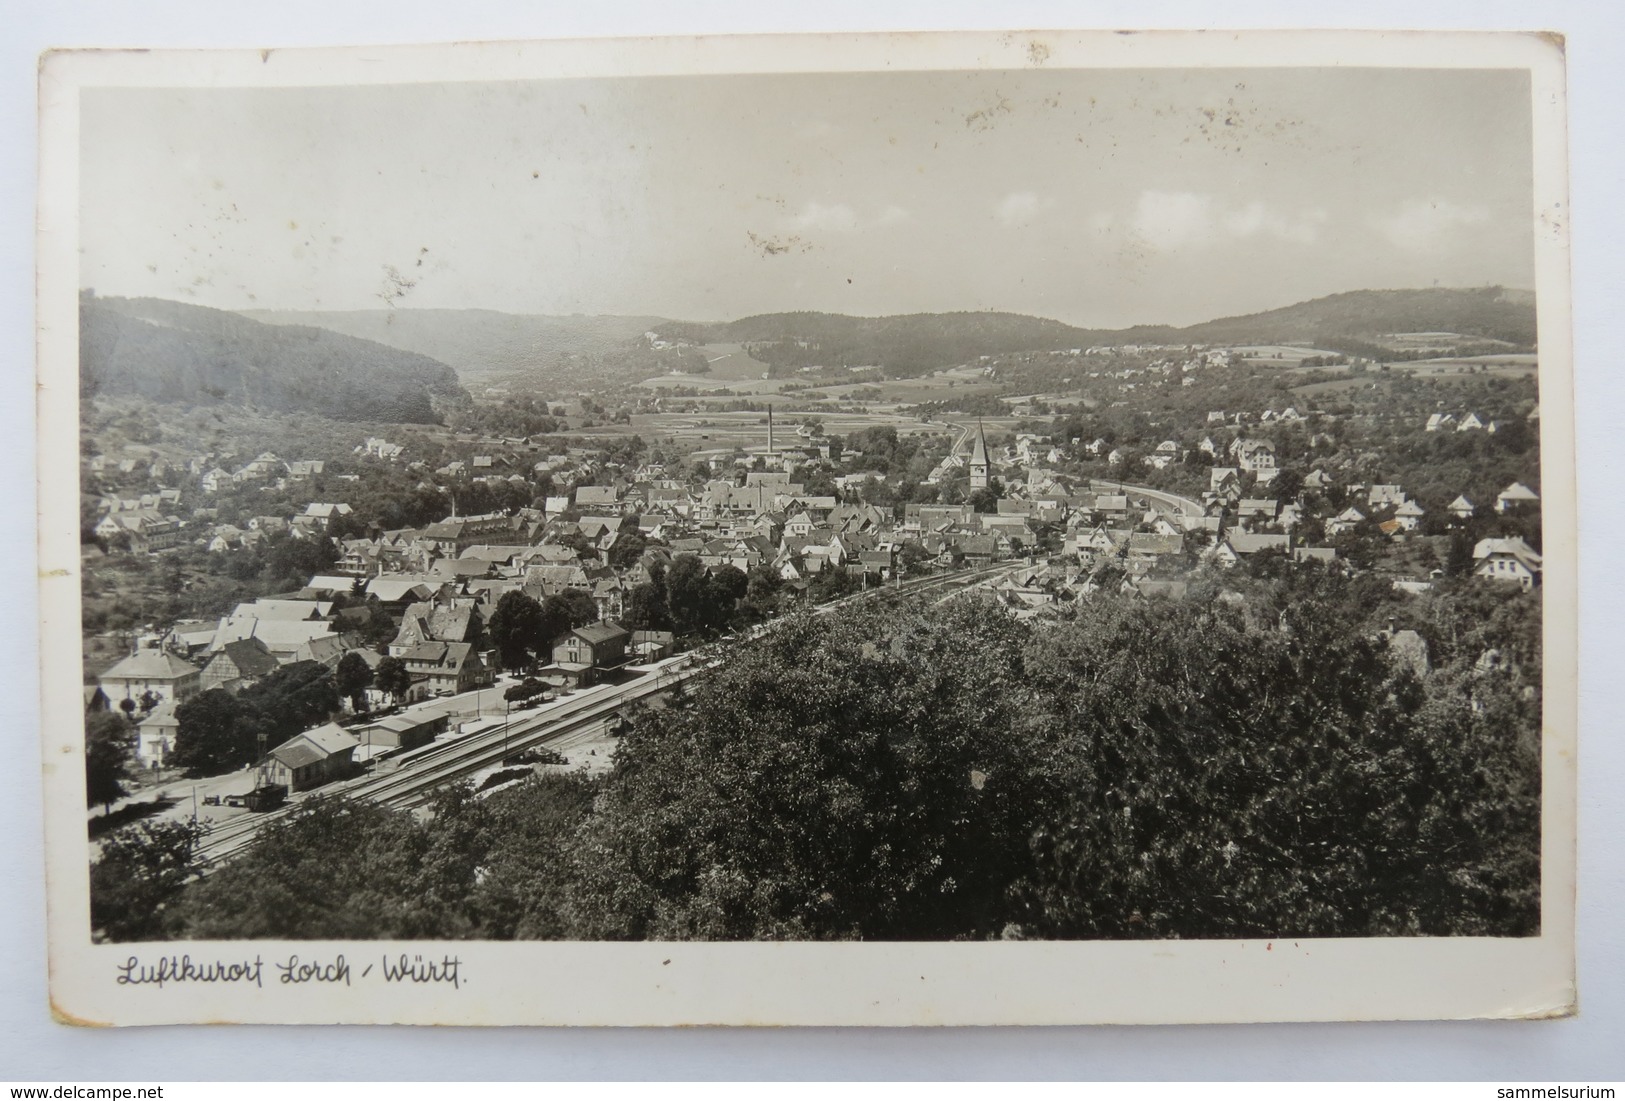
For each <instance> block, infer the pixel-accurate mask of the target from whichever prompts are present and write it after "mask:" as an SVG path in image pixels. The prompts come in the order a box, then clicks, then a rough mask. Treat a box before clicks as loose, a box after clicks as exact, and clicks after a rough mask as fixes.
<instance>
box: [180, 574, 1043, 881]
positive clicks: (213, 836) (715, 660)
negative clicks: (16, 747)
mask: <svg viewBox="0 0 1625 1101" xmlns="http://www.w3.org/2000/svg"><path fill="white" fill-rule="evenodd" d="M1012 568H1013V567H1012V566H1011V564H1010V563H1000V564H997V565H992V566H981V567H976V568H974V569H969V570H957V571H954V572H952V573H947V574H931V575H928V576H926V577H920V578H913V579H910V580H908V581H903V582H900V583H898V584H894V585H883V586H879V587H876V588H874V589H871V590H868V591H866V592H862V593H854V594H853V595H851V596H846V597H842V598H840V599H839V600H834V601H831V602H830V603H828V604H822V605H819V606H818V607H816V608H814V609H813V611H812V614H814V615H830V614H833V613H834V612H836V611H839V610H841V609H843V608H846V607H850V606H852V605H853V604H854V603H858V602H862V601H865V600H871V599H874V598H876V597H880V596H886V595H889V596H892V597H915V596H920V595H924V594H931V593H935V592H938V591H940V590H963V589H965V588H968V587H970V586H972V585H976V584H980V583H984V582H986V581H989V580H991V579H992V578H994V577H996V576H997V575H998V574H999V573H1001V572H1005V571H1008V570H1010V569H1012ZM780 622H783V621H782V620H770V621H768V622H766V623H759V624H757V625H755V626H754V627H752V628H750V629H749V630H748V631H746V632H744V633H743V634H742V636H741V638H743V639H744V640H746V641H752V640H755V639H757V638H761V637H763V636H764V635H766V634H768V633H769V632H771V631H772V630H773V629H774V628H775V627H776V626H777V624H778V623H780ZM727 646H728V644H726V643H725V644H711V645H708V646H704V647H701V648H699V649H696V650H691V651H689V652H687V653H685V654H679V655H677V656H675V657H671V658H665V659H663V660H661V661H659V662H656V663H654V664H653V665H650V666H647V667H644V668H643V671H642V672H640V673H639V675H638V676H637V677H636V678H635V679H633V680H630V681H625V682H622V683H620V684H616V685H599V686H596V687H594V688H589V689H585V690H583V691H581V692H579V693H577V694H576V695H573V696H571V697H569V698H567V699H564V700H561V701H560V702H558V703H556V704H554V705H552V706H551V707H548V708H547V709H545V710H543V711H539V712H534V713H527V714H525V715H524V716H523V717H520V718H510V719H508V720H507V721H506V722H504V724H503V725H502V726H499V727H493V728H491V729H488V730H483V731H480V732H478V733H476V734H470V735H467V736H464V737H460V738H456V739H451V740H448V741H446V742H443V743H436V744H434V745H432V746H431V747H426V750H427V751H422V750H420V751H418V752H417V753H414V754H413V756H412V759H411V760H410V762H409V763H406V764H403V765H401V766H400V767H399V768H394V769H391V770H389V771H387V772H381V773H375V774H373V775H370V776H366V777H364V778H361V779H356V780H350V781H348V782H345V783H341V784H334V785H331V786H329V787H327V788H325V789H323V790H324V793H327V794H334V795H343V796H344V797H345V798H348V799H360V800H365V801H368V802H376V803H381V804H383V805H384V806H388V807H394V808H398V809H411V808H414V807H419V806H422V805H423V804H424V803H427V802H428V801H429V800H430V799H431V798H433V794H434V792H435V790H436V789H438V788H440V787H443V786H445V785H446V784H449V783H453V782H455V781H457V780H460V779H463V778H465V777H467V776H470V775H473V774H474V773H477V772H479V771H481V770H483V769H487V768H492V767H496V766H498V765H500V764H501V763H502V761H503V760H504V759H505V758H507V757H509V756H512V755H514V754H517V753H521V752H523V751H524V750H527V749H551V750H554V751H555V752H563V751H566V750H568V749H571V748H573V747H574V746H578V745H580V744H582V743H583V742H584V741H586V740H588V739H589V738H590V737H594V736H596V735H598V734H600V733H601V732H602V731H603V729H604V728H605V727H606V726H607V725H608V724H610V723H612V722H614V721H616V720H617V719H618V718H619V716H620V713H621V711H622V710H623V709H624V708H626V707H627V706H628V705H630V704H633V703H636V702H638V701H639V700H643V699H647V698H649V697H651V696H656V695H659V694H661V693H663V692H667V691H670V690H671V689H672V688H674V687H676V686H677V685H680V684H683V683H685V682H687V681H688V680H691V679H692V678H694V677H697V676H701V675H703V674H704V673H706V672H709V671H710V670H711V669H714V668H716V667H717V666H718V665H720V664H722V662H723V660H724V655H725V653H726V649H727ZM297 806H298V804H297V803H292V804H289V805H287V806H284V807H281V808H279V809H277V810H274V811H268V812H265V813H263V814H255V815H252V816H250V817H245V818H239V819H237V820H235V821H232V822H229V823H226V824H224V825H222V826H219V827H217V828H215V829H212V830H211V831H210V832H209V834H208V835H207V836H206V837H205V838H204V839H203V842H202V844H201V845H200V846H199V855H200V856H201V857H202V858H203V859H204V861H205V862H206V866H212V867H218V866H220V865H221V864H223V863H225V862H227V861H229V860H230V859H231V858H232V857H233V856H236V855H237V854H238V853H240V852H242V851H243V850H244V849H246V848H247V847H248V846H249V845H251V844H252V843H253V841H254V838H255V837H256V836H258V834H259V833H260V831H261V830H263V829H265V828H266V827H267V826H269V825H272V824H273V823H276V822H278V821H281V820H282V819H284V818H286V817H287V816H288V815H289V814H290V813H292V811H293V810H294V809H295V808H296V807H297Z"/></svg>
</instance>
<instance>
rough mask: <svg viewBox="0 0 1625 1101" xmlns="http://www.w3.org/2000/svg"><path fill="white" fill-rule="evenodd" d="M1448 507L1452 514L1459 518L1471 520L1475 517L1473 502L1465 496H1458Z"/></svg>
mask: <svg viewBox="0 0 1625 1101" xmlns="http://www.w3.org/2000/svg"><path fill="white" fill-rule="evenodd" d="M1446 507H1447V508H1448V509H1449V510H1450V515H1452V516H1454V517H1455V518H1456V519H1458V520H1471V519H1472V518H1473V503H1472V502H1471V501H1469V500H1468V499H1467V498H1466V497H1465V496H1460V497H1457V498H1456V499H1455V500H1454V501H1451V502H1450V504H1449V505H1447V506H1446Z"/></svg>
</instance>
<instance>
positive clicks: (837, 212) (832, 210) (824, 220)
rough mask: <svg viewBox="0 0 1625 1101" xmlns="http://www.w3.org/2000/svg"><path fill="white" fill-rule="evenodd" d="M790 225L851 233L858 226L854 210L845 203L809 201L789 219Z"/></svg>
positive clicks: (798, 227)
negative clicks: (827, 204)
mask: <svg viewBox="0 0 1625 1101" xmlns="http://www.w3.org/2000/svg"><path fill="white" fill-rule="evenodd" d="M790 225H791V226H792V227H793V228H795V229H822V230H826V231H830V230H832V231H834V232H836V233H852V232H853V231H855V230H856V229H857V228H858V216H857V213H856V212H855V211H853V209H852V208H851V207H849V206H847V205H846V204H845V203H834V204H832V205H829V206H825V205H824V204H823V203H819V202H810V203H808V204H807V205H806V206H804V207H802V208H801V212H800V213H799V214H797V215H796V216H795V217H793V218H791V219H790Z"/></svg>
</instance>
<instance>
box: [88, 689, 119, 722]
mask: <svg viewBox="0 0 1625 1101" xmlns="http://www.w3.org/2000/svg"><path fill="white" fill-rule="evenodd" d="M112 706H113V703H112V701H111V700H109V699H108V698H107V693H106V692H103V691H102V687H101V685H99V684H87V685H85V714H87V715H91V714H94V713H96V712H97V711H106V710H108V709H109V708H111V707H112Z"/></svg>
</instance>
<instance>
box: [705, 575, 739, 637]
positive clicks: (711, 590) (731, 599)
mask: <svg viewBox="0 0 1625 1101" xmlns="http://www.w3.org/2000/svg"><path fill="white" fill-rule="evenodd" d="M749 590H750V578H749V577H747V576H746V574H745V571H744V570H741V569H740V568H739V567H738V566H732V565H722V566H718V567H717V568H716V569H714V570H712V571H711V576H710V577H709V578H707V580H706V609H705V617H706V626H708V627H725V626H727V625H728V622H729V620H731V619H732V618H733V614H734V608H735V606H736V605H737V604H738V603H739V601H740V600H742V599H743V598H744V596H745V594H746V593H747V592H748V591H749Z"/></svg>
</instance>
